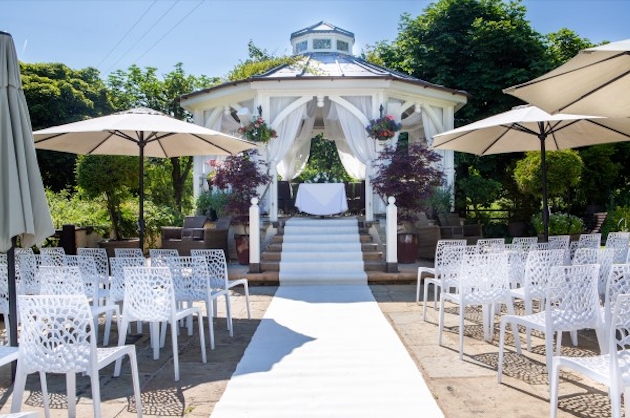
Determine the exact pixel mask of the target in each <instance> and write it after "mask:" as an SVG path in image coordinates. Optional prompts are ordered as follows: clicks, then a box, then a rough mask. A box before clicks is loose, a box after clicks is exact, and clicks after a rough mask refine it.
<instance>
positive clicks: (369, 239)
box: [272, 234, 373, 243]
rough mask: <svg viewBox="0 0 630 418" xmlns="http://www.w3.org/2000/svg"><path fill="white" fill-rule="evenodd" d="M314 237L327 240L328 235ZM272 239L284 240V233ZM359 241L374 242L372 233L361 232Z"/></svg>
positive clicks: (275, 240)
mask: <svg viewBox="0 0 630 418" xmlns="http://www.w3.org/2000/svg"><path fill="white" fill-rule="evenodd" d="M306 239H309V238H306ZM313 239H323V240H326V236H325V235H322V236H321V238H313ZM272 241H273V242H284V235H282V234H277V235H274V237H273V240H272ZM359 241H360V242H362V243H363V242H365V243H370V242H373V239H372V236H371V235H369V234H361V235H359Z"/></svg>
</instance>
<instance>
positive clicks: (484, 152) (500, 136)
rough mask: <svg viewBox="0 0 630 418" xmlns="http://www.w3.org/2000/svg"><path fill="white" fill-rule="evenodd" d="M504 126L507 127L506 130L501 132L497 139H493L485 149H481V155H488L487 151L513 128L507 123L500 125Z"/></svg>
mask: <svg viewBox="0 0 630 418" xmlns="http://www.w3.org/2000/svg"><path fill="white" fill-rule="evenodd" d="M500 126H503V127H504V128H506V129H505V131H503V133H501V135H499V136H498V137H496V139H495V140H494V141H492V142H491V143H490V144H489V145H488V146H487V147H486V148H484V150H483V151H481V153H480V154H479V155H486V152H487V151H488V150H489V149H490V148H492V147H493V146H494V145H495V144H496V143H497V142H499V141H500V140H501V138H503V137H504V136H505V135H507V133H508V132H509V131H510V129H512V128H511V127H510V126H506V125H500Z"/></svg>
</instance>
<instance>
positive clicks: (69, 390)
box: [66, 372, 98, 417]
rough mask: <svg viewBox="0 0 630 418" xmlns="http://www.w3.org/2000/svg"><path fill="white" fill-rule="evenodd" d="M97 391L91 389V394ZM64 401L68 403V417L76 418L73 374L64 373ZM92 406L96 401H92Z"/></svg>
mask: <svg viewBox="0 0 630 418" xmlns="http://www.w3.org/2000/svg"><path fill="white" fill-rule="evenodd" d="M94 390H96V391H97V392H98V389H95V388H94V387H92V392H94ZM66 400H67V402H68V416H69V417H76V416H77V374H76V373H75V372H68V373H66ZM94 404H96V401H95V400H94Z"/></svg>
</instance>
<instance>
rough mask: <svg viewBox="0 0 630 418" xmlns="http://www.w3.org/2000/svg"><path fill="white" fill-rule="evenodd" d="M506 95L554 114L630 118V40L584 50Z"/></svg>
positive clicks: (510, 90)
mask: <svg viewBox="0 0 630 418" xmlns="http://www.w3.org/2000/svg"><path fill="white" fill-rule="evenodd" d="M503 91H504V92H505V93H507V94H511V95H512V96H516V97H518V98H519V99H522V100H524V101H526V102H528V103H531V104H532V105H535V106H538V107H540V108H541V109H543V110H545V111H547V112H549V113H552V114H554V113H575V114H587V115H598V116H609V117H630V94H627V93H628V92H630V39H626V40H624V41H619V42H612V43H609V44H606V45H602V46H598V47H595V48H588V49H584V50H582V51H580V52H579V53H578V54H577V55H576V56H575V57H573V58H571V59H570V60H569V61H567V62H566V63H564V64H563V65H561V66H560V67H558V68H556V69H555V70H553V71H550V72H548V73H547V74H544V75H542V76H540V77H538V78H536V79H534V80H531V81H528V82H526V83H523V84H518V85H516V86H512V87H508V88H507V89H505V90H503Z"/></svg>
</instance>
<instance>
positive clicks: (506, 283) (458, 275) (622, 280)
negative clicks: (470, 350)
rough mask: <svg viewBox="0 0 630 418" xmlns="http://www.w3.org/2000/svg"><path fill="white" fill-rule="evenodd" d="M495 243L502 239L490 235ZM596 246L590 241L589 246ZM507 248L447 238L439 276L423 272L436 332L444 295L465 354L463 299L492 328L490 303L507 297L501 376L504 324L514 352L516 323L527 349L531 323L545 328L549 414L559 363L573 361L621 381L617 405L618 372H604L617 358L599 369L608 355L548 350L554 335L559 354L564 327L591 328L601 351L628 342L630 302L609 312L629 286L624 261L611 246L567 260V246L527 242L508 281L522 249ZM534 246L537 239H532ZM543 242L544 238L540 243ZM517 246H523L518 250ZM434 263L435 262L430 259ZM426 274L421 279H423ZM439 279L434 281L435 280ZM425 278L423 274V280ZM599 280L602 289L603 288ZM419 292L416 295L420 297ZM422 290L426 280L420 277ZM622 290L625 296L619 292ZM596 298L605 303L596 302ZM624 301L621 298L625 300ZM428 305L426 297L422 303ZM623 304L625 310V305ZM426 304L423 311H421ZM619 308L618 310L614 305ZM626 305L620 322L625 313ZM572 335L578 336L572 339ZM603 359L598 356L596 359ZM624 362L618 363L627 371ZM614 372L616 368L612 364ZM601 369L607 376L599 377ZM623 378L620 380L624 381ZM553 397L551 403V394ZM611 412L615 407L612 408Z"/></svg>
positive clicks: (588, 370) (584, 251)
mask: <svg viewBox="0 0 630 418" xmlns="http://www.w3.org/2000/svg"><path fill="white" fill-rule="evenodd" d="M496 245H497V246H500V243H496ZM593 247H594V246H593ZM508 248H509V250H508V251H501V250H497V249H495V250H491V251H483V250H480V248H478V247H477V246H466V245H465V244H462V243H457V244H454V245H445V246H444V248H443V249H442V251H443V254H442V256H443V258H444V259H445V261H443V262H442V264H441V267H442V268H441V270H440V276H439V279H437V278H434V279H429V280H433V281H435V282H437V283H436V284H437V285H438V286H440V287H439V290H440V292H439V293H438V292H437V289H436V294H437V295H439V300H440V313H439V314H440V317H439V318H440V319H439V331H438V332H439V336H438V340H439V343H440V344H441V336H442V330H443V324H444V302H445V301H450V302H452V303H455V304H457V305H459V307H460V309H459V315H460V316H459V354H460V358H461V357H462V355H463V329H464V308H465V306H468V305H482V306H486V307H487V309H486V310H485V311H484V316H483V318H484V334H485V336H486V337H487V336H488V334H486V332H485V331H486V330H487V331H488V333H489V332H491V331H490V330H491V329H492V328H491V325H492V323H491V320H492V317H493V316H494V312H495V309H494V305H496V304H505V305H506V306H507V310H508V314H507V315H503V316H502V318H501V329H500V343H499V349H500V351H499V368H498V376H499V381H500V379H501V375H502V367H503V364H502V362H503V351H504V342H505V329H506V326H507V325H508V324H510V325H511V327H512V331H513V333H514V339H515V345H516V350H517V352H518V353H520V350H521V348H520V340H519V335H518V331H517V330H518V328H517V325H523V326H525V327H526V329H527V336H528V349H529V348H530V341H529V340H530V339H529V334H530V330H531V329H536V330H538V331H540V332H541V333H543V334H544V335H545V346H546V355H547V361H546V363H547V368H548V370H549V372H550V380H551V382H552V384H551V390H552V416H555V407H556V405H557V380H558V376H557V373H558V369H559V368H561V367H572V368H575V369H577V370H578V371H581V372H583V373H586V374H589V375H591V376H593V377H594V378H596V379H599V380H604V381H605V382H603V383H606V381H607V382H608V384H616V383H619V384H618V385H617V386H616V387H614V388H611V400H612V403H613V410H618V405H619V393H620V389H619V385H620V384H621V382H620V381H619V379H617V380H614V379H612V380H611V378H610V373H612V372H614V370H613V369H615V368H616V367H614V366H615V364H616V363H614V362H613V363H612V366H610V363H608V365H609V366H608V368H606V367H604V369H606V370H605V371H602V370H603V368H602V367H595V366H601V365H602V364H606V363H605V361H603V360H607V359H609V358H610V357H602V358H597V359H595V360H594V361H591V362H589V361H588V360H587V361H585V362H584V361H580V360H577V361H574V360H575V359H572V358H565V357H557V356H556V357H554V356H553V340H554V335H556V336H557V340H556V350H557V351H556V354H559V350H560V346H561V345H560V342H561V334H562V332H570V333H572V334H573V335H577V334H576V333H577V330H579V329H585V328H593V329H595V331H596V334H597V336H598V342H599V344H600V348H601V350H602V353H604V354H606V353H608V352H610V350H612V348H610V347H612V346H614V345H615V343H622V346H619V347H616V348H615V349H614V354H612V353H611V356H613V355H615V356H616V355H618V348H619V349H621V351H620V353H622V355H623V356H627V354H625V349H626V347H625V346H626V345H627V344H628V343H629V342H630V341H629V340H628V339H627V335H628V332H627V330H626V334H625V335H626V337H624V338H621V339H620V338H619V335H621V334H619V332H620V328H619V326H622V327H623V326H630V325H628V324H630V310H628V308H627V307H626V308H625V310H624V309H620V310H619V312H621V314H620V315H621V316H615V313H614V312H615V308H616V304H615V303H614V302H615V300H616V298H617V297H620V296H619V295H624V294H626V293H630V265H628V264H613V261H614V259H615V255H616V254H615V252H616V249H615V248H614V247H612V248H598V249H597V248H589V246H584V248H580V247H578V248H576V249H575V253H574V254H573V257H572V259H571V260H570V265H567V264H568V263H567V258H566V249H561V250H538V249H531V247H530V249H529V251H526V252H524V253H525V254H526V257H522V258H521V260H523V259H524V260H525V262H524V264H523V282H521V284H520V286H519V287H516V288H514V287H513V282H512V281H511V280H510V276H511V274H513V272H511V271H510V264H512V263H514V262H515V260H518V259H519V258H520V257H518V256H517V257H512V259H511V258H510V255H511V254H513V253H517V254H518V253H519V249H518V247H516V248H514V247H505V249H508ZM537 248H538V247H537ZM543 248H544V246H543ZM522 253H523V252H522ZM436 267H437V263H436ZM425 280H426V279H425ZM438 280H439V281H438ZM425 283H426V282H425ZM602 287H603V289H604V290H603V291H602V290H601V289H602ZM418 296H419V295H417V297H418ZM425 296H426V284H425ZM621 297H623V296H621ZM516 298H519V299H523V300H525V315H515V313H514V308H513V301H514V299H516ZM534 300H538V301H539V303H540V304H541V305H540V306H545V309H544V310H541V311H540V312H537V313H534V312H532V302H533V301H534ZM602 302H604V303H603V306H602ZM624 306H625V305H624ZM424 309H426V299H425V306H424ZM626 311H628V312H626ZM425 312H426V311H425ZM619 312H618V313H619ZM624 312H625V323H624V319H623V318H624V317H623V313H624ZM615 324H616V325H617V326H618V328H617V331H616V333H615V331H614V330H612V331H611V327H613V328H614V325H615ZM575 342H576V341H575ZM602 359H603V360H602ZM628 371H629V370H624V372H625V373H626V375H627V372H628ZM617 372H619V371H617ZM602 373H603V375H605V377H606V378H602ZM622 386H623V385H622ZM554 399H555V403H554V401H553V400H554ZM616 416H617V415H616Z"/></svg>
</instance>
